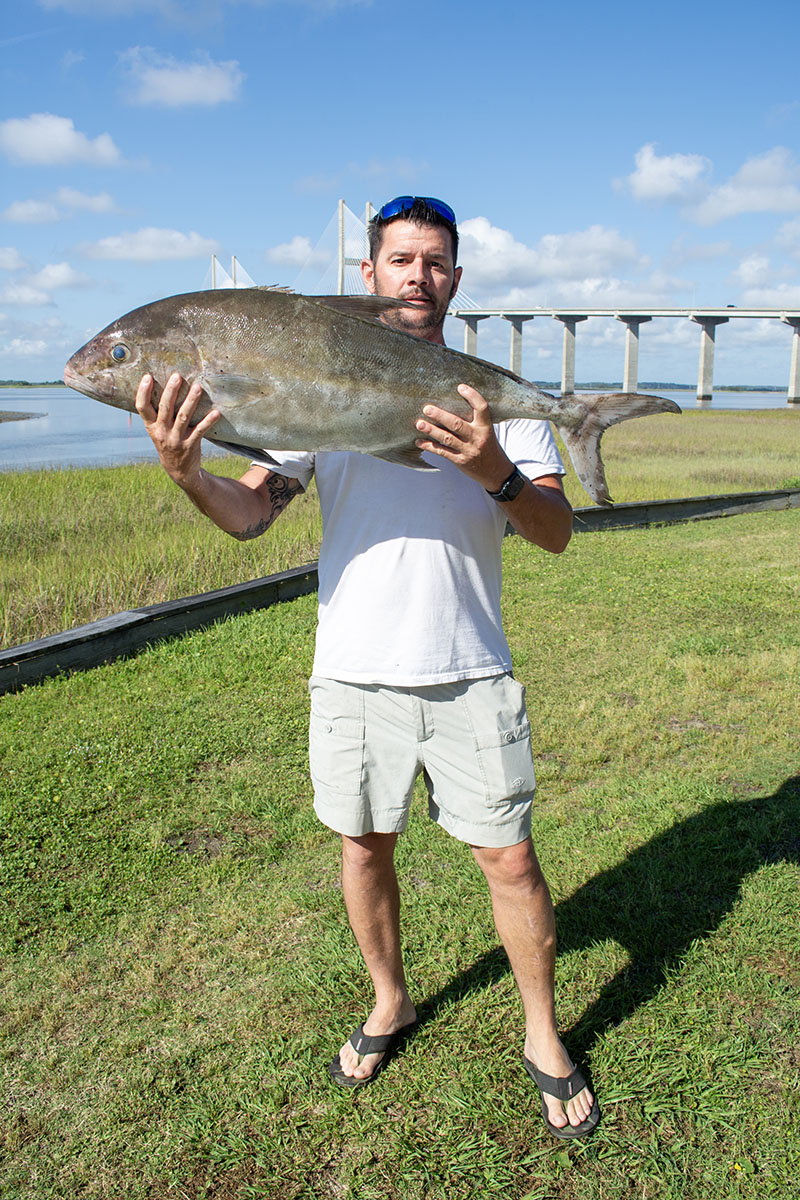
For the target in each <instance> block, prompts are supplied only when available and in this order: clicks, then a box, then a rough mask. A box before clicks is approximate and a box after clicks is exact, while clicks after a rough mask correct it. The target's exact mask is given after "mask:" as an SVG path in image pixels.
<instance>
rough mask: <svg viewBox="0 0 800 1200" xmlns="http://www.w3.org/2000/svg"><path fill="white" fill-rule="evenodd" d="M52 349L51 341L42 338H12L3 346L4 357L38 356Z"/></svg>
mask: <svg viewBox="0 0 800 1200" xmlns="http://www.w3.org/2000/svg"><path fill="white" fill-rule="evenodd" d="M50 349H52V347H51V346H50V343H49V342H45V341H43V340H42V339H41V338H36V339H34V338H18V337H16V338H12V339H11V341H10V342H6V344H5V345H4V346H3V357H4V358H6V357H7V358H37V357H38V356H39V355H40V354H46V353H47V351H48V350H50Z"/></svg>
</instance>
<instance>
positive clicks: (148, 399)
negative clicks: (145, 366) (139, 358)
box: [134, 375, 156, 425]
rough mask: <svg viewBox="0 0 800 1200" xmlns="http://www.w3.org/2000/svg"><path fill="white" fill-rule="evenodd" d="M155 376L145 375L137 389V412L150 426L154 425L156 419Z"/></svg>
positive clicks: (135, 402)
mask: <svg viewBox="0 0 800 1200" xmlns="http://www.w3.org/2000/svg"><path fill="white" fill-rule="evenodd" d="M152 399H153V376H152V375H143V376H142V378H141V379H140V380H139V386H138V388H137V389H136V399H135V401H134V404H135V406H136V411H137V413H138V414H139V416H140V417H141V418H142V420H143V421H146V422H147V424H148V425H150V424H152V422H153V421H155V419H156V410H155V408H154V407H153V402H152Z"/></svg>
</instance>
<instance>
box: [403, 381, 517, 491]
mask: <svg viewBox="0 0 800 1200" xmlns="http://www.w3.org/2000/svg"><path fill="white" fill-rule="evenodd" d="M458 391H459V394H460V395H461V396H463V397H464V399H465V400H466V401H467V403H468V404H469V406H470V407H471V409H472V417H457V416H456V415H455V414H454V413H451V412H448V411H447V409H444V408H437V407H436V405H435V404H426V405H425V407H424V408H423V410H422V411H423V414H424V416H425V417H426V418H427V420H419V421H417V430H418V431H419V432H420V433H422V434H425V437H422V438H417V440H416V445H417V446H418V447H419V449H420V450H429V451H431V452H432V453H433V454H439V455H441V456H442V458H448V459H449V460H450V462H451V463H455V465H456V466H457V467H458V468H459V469H460V470H462V471H463V472H464V473H465V474H466V475H469V476H470V478H471V479H474V480H475V482H476V483H479V484H480V485H481V487H484V488H486V489H487V491H490V492H496V491H499V489H500V488H501V487H502V486H503V484H504V483H505V481H506V479H508V477H509V475H510V474H511V472H512V471H513V470H514V464H513V463H512V461H511V459H510V458H509V457H508V455H507V454H506V452H505V450H504V449H503V448H502V446H501V445H500V443H499V442H498V440H497V437H496V435H495V432H494V426H493V425H492V414H491V412H490V411H489V405H488V404H487V403H486V401H485V400H484V398H483V396H482V395H481V394H480V392H476V390H475V388H474V387H470V386H469V384H466V383H462V384H459V387H458Z"/></svg>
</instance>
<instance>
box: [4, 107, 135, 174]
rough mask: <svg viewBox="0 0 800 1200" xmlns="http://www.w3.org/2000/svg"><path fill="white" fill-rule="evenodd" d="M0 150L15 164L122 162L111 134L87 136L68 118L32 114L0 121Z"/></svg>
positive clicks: (110, 163) (107, 163) (98, 163)
mask: <svg viewBox="0 0 800 1200" xmlns="http://www.w3.org/2000/svg"><path fill="white" fill-rule="evenodd" d="M0 149H2V150H3V151H4V152H5V154H6V155H7V157H8V158H9V159H10V160H11V161H12V162H14V163H21V164H25V165H30V166H64V165H66V164H71V163H85V164H88V165H90V166H97V167H100V166H104V167H108V166H117V165H118V164H119V163H121V162H122V157H121V155H120V152H119V150H118V149H117V147H116V146H115V145H114V142H113V140H112V138H111V135H110V134H108V133H101V134H99V135H98V136H97V137H96V138H89V137H87V136H86V134H85V133H81V132H80V131H79V130H77V129H76V128H75V123H74V122H73V121H72V119H71V118H70V117H57V116H55V115H54V114H53V113H32V114H31V116H29V117H12V118H10V119H9V120H8V121H2V122H0Z"/></svg>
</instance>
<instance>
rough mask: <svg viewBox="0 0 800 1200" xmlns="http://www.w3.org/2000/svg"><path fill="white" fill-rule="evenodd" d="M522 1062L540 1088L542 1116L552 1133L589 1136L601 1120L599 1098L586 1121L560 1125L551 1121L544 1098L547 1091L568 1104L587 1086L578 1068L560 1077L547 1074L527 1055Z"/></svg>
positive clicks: (560, 1136) (566, 1135)
mask: <svg viewBox="0 0 800 1200" xmlns="http://www.w3.org/2000/svg"><path fill="white" fill-rule="evenodd" d="M522 1062H523V1064H524V1066H525V1070H526V1071H527V1072H528V1074H529V1075H530V1077H531V1079H532V1080H533V1082H534V1083H535V1084H536V1086H537V1088H538V1089H539V1095H540V1096H541V1099H542V1116H543V1118H544V1123H545V1125H546V1126H547V1128H548V1129H549V1130H550V1132H551V1133H552V1135H553V1137H557V1138H583V1137H588V1136H589V1134H590V1133H591V1132H592V1131H593V1130H594V1129H596V1128H597V1124H598V1122H599V1120H600V1109H599V1107H598V1104H597V1100H595V1102H594V1104H593V1105H592V1111H591V1112H590V1113H589V1116H588V1117H587V1118H586V1120H585V1121H581V1123H580V1125H569V1124H567V1125H563V1126H558V1125H553V1123H552V1122H551V1121H550V1119H549V1117H548V1115H547V1104H546V1102H545V1099H544V1096H545V1093H547V1095H548V1096H555V1097H556V1099H557V1100H560V1101H561V1102H562V1104H566V1103H567V1101H568V1100H571V1099H572V1097H573V1096H577V1094H578V1092H580V1091H582V1090H583V1088H585V1087H586V1080H585V1079H584V1078H583V1075H581V1073H580V1071H579V1070H578V1068H577V1067H575V1068H574V1070H573V1071H572V1074H571V1075H568V1076H566V1078H561V1079H559V1078H556V1077H555V1076H553V1075H545V1073H544V1071H540V1070H539V1068H538V1067H536V1066H534V1064H533V1063H532V1062H531V1060H530V1059H529V1058H528V1057H527V1056H526V1055H523V1056H522Z"/></svg>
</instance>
